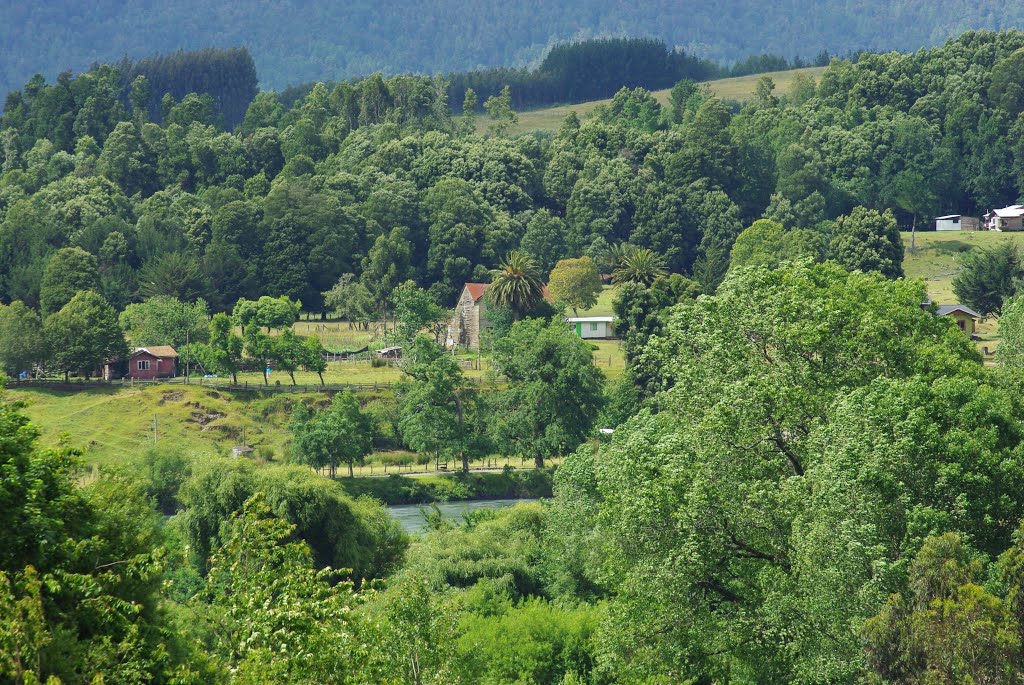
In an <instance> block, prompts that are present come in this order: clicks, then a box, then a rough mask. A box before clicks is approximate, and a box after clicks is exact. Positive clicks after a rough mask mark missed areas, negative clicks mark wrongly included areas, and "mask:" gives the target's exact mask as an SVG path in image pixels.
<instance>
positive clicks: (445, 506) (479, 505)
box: [388, 499, 536, 533]
mask: <svg viewBox="0 0 1024 685" xmlns="http://www.w3.org/2000/svg"><path fill="white" fill-rule="evenodd" d="M524 502H536V500H532V499H481V500H472V501H469V502H438V503H437V508H438V509H439V510H440V511H441V515H442V516H444V517H445V518H446V519H452V520H455V521H456V522H457V523H462V515H463V514H465V513H466V512H467V511H476V510H477V509H504V508H505V507H511V506H513V505H515V504H523V503H524ZM425 509H426V510H429V509H430V505H429V504H399V505H395V506H391V507H388V511H390V512H391V515H392V516H394V517H395V518H396V519H398V522H399V523H400V524H401V525H402V529H403V530H404V531H405V532H406V533H422V532H423V531H424V530H426V529H427V521H426V519H425V518H424V517H423V511H424V510H425Z"/></svg>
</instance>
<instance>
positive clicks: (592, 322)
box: [590, 321, 597, 331]
mask: <svg viewBox="0 0 1024 685" xmlns="http://www.w3.org/2000/svg"><path fill="white" fill-rule="evenodd" d="M590 330H591V331H596V330H597V322H596V321H591V322H590Z"/></svg>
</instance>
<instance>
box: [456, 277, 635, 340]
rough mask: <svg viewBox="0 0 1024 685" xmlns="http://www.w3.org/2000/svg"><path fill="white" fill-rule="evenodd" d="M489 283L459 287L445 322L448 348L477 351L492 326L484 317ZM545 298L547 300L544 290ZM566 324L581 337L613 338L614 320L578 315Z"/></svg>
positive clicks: (485, 316)
mask: <svg viewBox="0 0 1024 685" xmlns="http://www.w3.org/2000/svg"><path fill="white" fill-rule="evenodd" d="M489 286H490V283H467V284H466V285H464V286H463V287H462V293H461V294H460V295H459V301H458V302H457V303H456V304H455V311H454V313H453V314H452V318H451V320H450V321H449V322H448V346H449V347H457V346H462V347H466V348H468V349H471V350H479V349H480V339H481V336H482V335H483V332H484V331H486V330H487V329H488V328H490V327H491V322H490V321H489V320H488V318H487V307H488V302H487V298H486V297H484V294H485V293H486V292H487V288H488V287H489ZM544 297H545V298H548V297H549V295H548V292H547V288H545V289H544ZM565 321H566V323H567V324H568V325H569V327H570V328H571V329H572V330H574V331H576V334H577V335H579V336H580V337H581V338H587V339H607V338H614V337H615V317H613V316H577V317H570V318H567V319H566V320H565Z"/></svg>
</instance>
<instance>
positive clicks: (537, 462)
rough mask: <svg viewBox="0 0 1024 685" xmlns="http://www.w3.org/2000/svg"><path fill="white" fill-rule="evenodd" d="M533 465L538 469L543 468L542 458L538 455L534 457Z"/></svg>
mask: <svg viewBox="0 0 1024 685" xmlns="http://www.w3.org/2000/svg"><path fill="white" fill-rule="evenodd" d="M533 464H534V466H536V467H537V468H538V469H542V468H544V457H543V456H541V455H539V454H538V455H537V456H536V457H534V458H533Z"/></svg>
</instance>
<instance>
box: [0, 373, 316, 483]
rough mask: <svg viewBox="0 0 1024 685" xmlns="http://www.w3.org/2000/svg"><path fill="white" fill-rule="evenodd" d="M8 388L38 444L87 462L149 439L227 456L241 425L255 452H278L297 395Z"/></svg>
mask: <svg viewBox="0 0 1024 685" xmlns="http://www.w3.org/2000/svg"><path fill="white" fill-rule="evenodd" d="M6 394H7V395H8V397H9V398H11V399H15V400H21V401H23V402H25V404H26V409H25V411H26V413H27V414H28V416H29V418H30V419H32V421H33V423H35V425H36V426H37V427H38V428H39V429H40V430H41V432H42V440H43V443H44V444H46V445H57V444H67V445H70V446H72V447H76V448H78V449H81V450H82V452H83V457H84V459H85V461H86V463H88V464H96V465H99V466H107V465H111V464H116V463H120V462H123V461H124V460H126V459H131V458H132V457H135V456H138V455H139V454H140V453H141V452H143V451H144V450H145V449H146V448H147V447H148V446H151V445H152V444H153V443H154V439H156V440H158V441H169V442H171V443H173V444H175V445H180V446H182V447H183V448H184V449H185V450H186V451H187V452H189V453H191V454H194V455H196V456H199V457H202V456H212V455H218V454H219V455H225V454H229V453H230V450H231V447H232V446H233V445H236V444H239V443H241V441H242V433H243V431H244V433H245V440H246V442H247V443H248V444H249V445H251V446H253V447H254V448H255V449H256V450H257V452H256V454H257V456H260V457H263V458H271V457H272V456H273V455H275V454H278V455H280V454H282V453H283V449H284V447H285V444H286V442H287V440H288V435H287V424H288V418H289V416H290V414H291V409H292V406H293V404H294V402H296V401H299V400H300V399H301V398H302V396H299V395H286V394H279V395H276V396H273V397H259V396H256V395H244V394H242V395H233V394H230V393H225V392H218V391H216V390H212V389H209V388H200V387H198V386H194V385H193V386H184V385H174V386H167V385H163V386H161V385H157V386H150V387H145V388H143V387H139V386H136V387H134V388H132V387H117V386H114V387H110V388H99V389H91V390H86V391H71V392H69V391H56V390H49V389H39V388H32V389H21V390H9V391H7V393H6ZM307 397H308V396H307ZM316 397H317V398H318V399H321V400H322V399H324V398H323V396H322V395H321V396H316ZM154 420H155V423H156V436H155V438H154Z"/></svg>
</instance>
